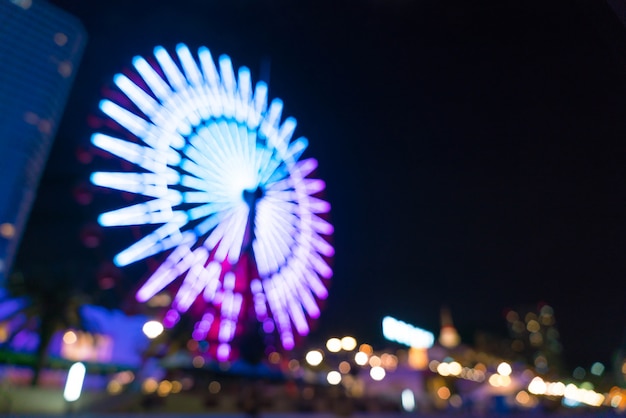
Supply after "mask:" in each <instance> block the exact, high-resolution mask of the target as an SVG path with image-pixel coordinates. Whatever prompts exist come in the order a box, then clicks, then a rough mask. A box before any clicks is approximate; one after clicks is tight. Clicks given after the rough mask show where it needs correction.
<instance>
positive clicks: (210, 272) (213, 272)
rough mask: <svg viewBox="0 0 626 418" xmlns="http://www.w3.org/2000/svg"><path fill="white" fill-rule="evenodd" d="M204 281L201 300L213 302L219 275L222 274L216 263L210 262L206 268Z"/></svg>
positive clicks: (217, 287)
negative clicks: (204, 285)
mask: <svg viewBox="0 0 626 418" xmlns="http://www.w3.org/2000/svg"><path fill="white" fill-rule="evenodd" d="M205 270H206V280H207V284H206V287H205V288H204V293H203V295H202V296H203V298H204V300H205V301H207V302H211V301H213V298H214V297H215V294H216V293H217V290H218V289H219V287H220V280H219V278H220V274H221V272H222V266H221V264H220V263H218V262H217V261H211V262H210V263H209V264H208V265H207V266H206V269H205Z"/></svg>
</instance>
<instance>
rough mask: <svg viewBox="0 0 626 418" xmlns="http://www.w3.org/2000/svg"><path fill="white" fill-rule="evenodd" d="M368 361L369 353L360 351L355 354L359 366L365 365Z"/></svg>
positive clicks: (355, 360)
mask: <svg viewBox="0 0 626 418" xmlns="http://www.w3.org/2000/svg"><path fill="white" fill-rule="evenodd" d="M367 361H368V358H367V354H366V353H364V352H362V351H359V352H358V353H356V354H355V355H354V362H355V363H356V364H358V365H359V366H365V365H366V364H367Z"/></svg>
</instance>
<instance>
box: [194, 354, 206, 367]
mask: <svg viewBox="0 0 626 418" xmlns="http://www.w3.org/2000/svg"><path fill="white" fill-rule="evenodd" d="M191 364H193V367H195V368H196V369H199V368H201V367H202V366H204V358H203V357H202V356H195V357H194V358H193V360H191Z"/></svg>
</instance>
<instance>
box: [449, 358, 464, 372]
mask: <svg viewBox="0 0 626 418" xmlns="http://www.w3.org/2000/svg"><path fill="white" fill-rule="evenodd" d="M461 371H463V367H462V366H461V364H460V363H458V362H456V361H453V362H451V363H450V364H448V372H450V374H451V375H452V376H458V375H460V374H461Z"/></svg>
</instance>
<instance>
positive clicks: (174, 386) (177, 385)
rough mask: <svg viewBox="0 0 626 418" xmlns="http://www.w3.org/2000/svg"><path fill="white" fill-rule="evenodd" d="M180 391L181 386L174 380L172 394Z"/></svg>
mask: <svg viewBox="0 0 626 418" xmlns="http://www.w3.org/2000/svg"><path fill="white" fill-rule="evenodd" d="M181 390H183V384H182V383H180V382H179V381H178V380H174V381H173V382H172V393H179V392H180V391H181Z"/></svg>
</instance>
